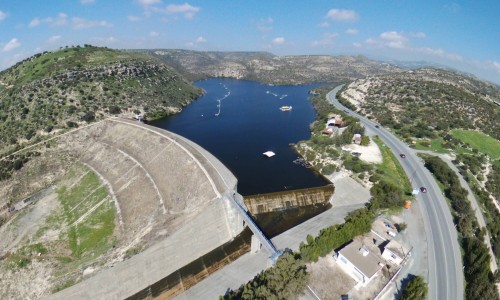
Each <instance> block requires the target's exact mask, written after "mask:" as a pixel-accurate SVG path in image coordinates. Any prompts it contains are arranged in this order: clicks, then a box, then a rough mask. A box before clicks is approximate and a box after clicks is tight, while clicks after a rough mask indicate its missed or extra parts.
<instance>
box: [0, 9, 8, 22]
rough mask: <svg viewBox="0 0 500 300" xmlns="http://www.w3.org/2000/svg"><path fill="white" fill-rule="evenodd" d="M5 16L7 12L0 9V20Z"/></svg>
mask: <svg viewBox="0 0 500 300" xmlns="http://www.w3.org/2000/svg"><path fill="white" fill-rule="evenodd" d="M5 18H7V14H6V13H4V12H3V11H1V10H0V21H3V20H5Z"/></svg>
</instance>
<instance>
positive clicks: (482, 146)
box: [450, 129, 500, 159]
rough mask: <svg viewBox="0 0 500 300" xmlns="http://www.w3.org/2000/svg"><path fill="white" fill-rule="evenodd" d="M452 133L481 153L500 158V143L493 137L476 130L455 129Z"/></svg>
mask: <svg viewBox="0 0 500 300" xmlns="http://www.w3.org/2000/svg"><path fill="white" fill-rule="evenodd" d="M450 133H451V134H452V135H453V136H454V137H455V138H457V139H459V140H460V141H462V142H463V143H466V144H469V145H470V146H471V147H472V148H474V149H477V150H479V152H482V153H485V154H487V155H489V156H490V157H491V158H493V159H498V158H500V142H499V141H498V140H496V139H494V138H492V137H491V136H489V135H486V134H484V133H482V132H479V131H475V130H462V129H453V130H451V131H450Z"/></svg>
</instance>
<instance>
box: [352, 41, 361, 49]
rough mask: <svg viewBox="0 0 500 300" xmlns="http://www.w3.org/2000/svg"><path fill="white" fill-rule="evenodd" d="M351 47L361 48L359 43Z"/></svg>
mask: <svg viewBox="0 0 500 300" xmlns="http://www.w3.org/2000/svg"><path fill="white" fill-rule="evenodd" d="M352 45H353V46H354V47H355V48H361V43H358V42H356V43H352Z"/></svg>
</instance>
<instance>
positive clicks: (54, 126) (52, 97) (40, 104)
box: [0, 45, 201, 154]
mask: <svg viewBox="0 0 500 300" xmlns="http://www.w3.org/2000/svg"><path fill="white" fill-rule="evenodd" d="M199 95H201V90H200V89H198V88H196V87H193V86H192V85H191V84H190V83H189V82H188V81H187V80H185V79H184V78H183V77H182V76H181V75H180V74H179V73H177V72H176V71H175V70H174V69H172V68H171V67H169V66H167V65H166V64H164V63H163V62H161V61H159V60H158V59H155V58H152V57H151V56H146V55H143V54H140V53H132V52H125V51H118V50H112V49H108V48H99V47H93V46H90V45H85V47H74V48H66V49H61V50H59V51H55V52H44V53H40V54H36V55H33V56H32V57H29V58H27V59H25V60H23V61H20V62H18V63H17V64H16V65H14V66H12V67H11V68H9V69H7V70H4V71H2V72H0V154H5V153H8V152H11V151H13V150H15V149H17V148H20V147H22V146H23V145H25V144H27V143H33V142H35V141H38V140H42V139H43V138H44V137H46V136H47V135H50V134H53V133H54V132H57V131H60V130H64V129H66V128H70V127H76V126H80V125H84V124H86V123H89V122H92V121H93V120H96V119H97V120H98V119H102V118H106V117H108V116H111V115H120V114H121V115H128V116H132V115H133V114H134V113H139V112H140V113H143V114H145V115H146V117H147V118H149V119H155V118H160V117H163V116H166V115H168V114H171V113H174V112H178V111H180V109H181V108H182V107H183V106H184V105H186V104H187V103H189V102H190V101H192V100H193V99H194V98H196V97H198V96H199Z"/></svg>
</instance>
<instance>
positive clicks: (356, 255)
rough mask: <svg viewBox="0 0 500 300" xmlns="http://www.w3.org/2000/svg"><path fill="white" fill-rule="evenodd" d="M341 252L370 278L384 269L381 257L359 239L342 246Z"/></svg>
mask: <svg viewBox="0 0 500 300" xmlns="http://www.w3.org/2000/svg"><path fill="white" fill-rule="evenodd" d="M339 253H340V254H342V255H343V256H344V257H345V258H347V259H348V260H349V261H350V262H351V263H352V264H353V265H354V266H355V267H356V268H357V269H358V270H359V271H361V272H362V273H363V274H364V275H365V276H366V277H368V278H371V277H372V276H373V275H374V274H375V273H377V272H378V271H379V270H380V269H382V266H381V265H379V263H380V260H379V258H378V257H377V256H375V254H373V253H371V252H370V251H369V250H368V248H367V247H365V246H364V245H363V244H362V243H361V241H359V240H353V241H352V242H351V243H350V244H349V245H347V246H345V247H344V248H342V249H341V250H340V251H339ZM363 254H365V255H363Z"/></svg>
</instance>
